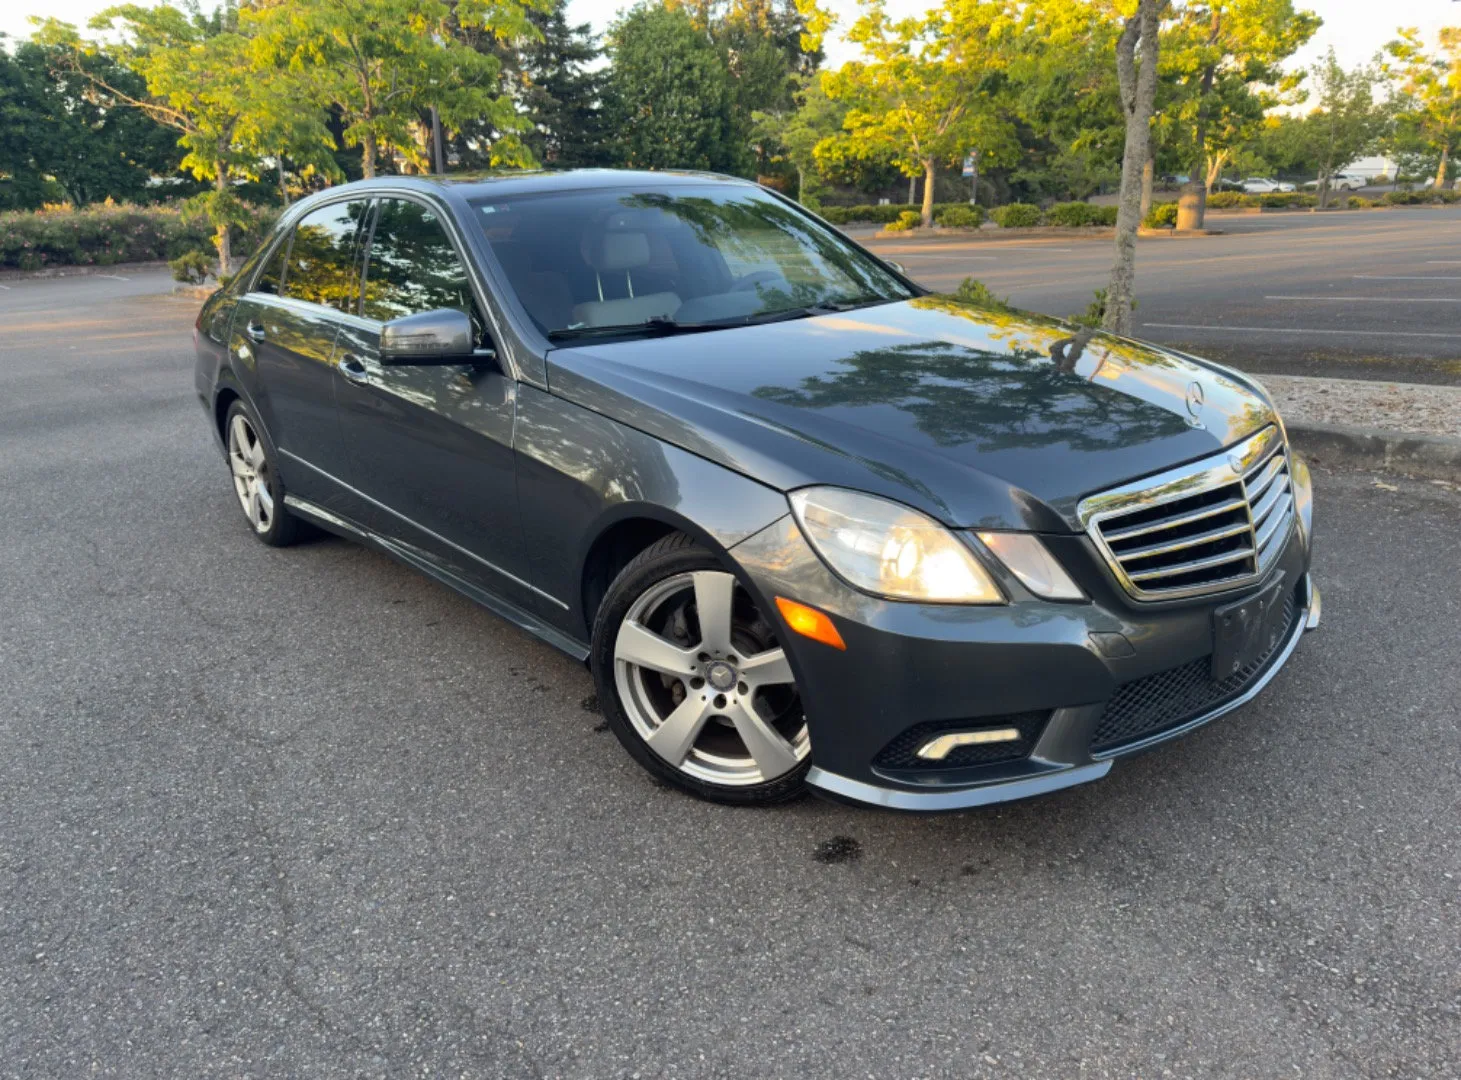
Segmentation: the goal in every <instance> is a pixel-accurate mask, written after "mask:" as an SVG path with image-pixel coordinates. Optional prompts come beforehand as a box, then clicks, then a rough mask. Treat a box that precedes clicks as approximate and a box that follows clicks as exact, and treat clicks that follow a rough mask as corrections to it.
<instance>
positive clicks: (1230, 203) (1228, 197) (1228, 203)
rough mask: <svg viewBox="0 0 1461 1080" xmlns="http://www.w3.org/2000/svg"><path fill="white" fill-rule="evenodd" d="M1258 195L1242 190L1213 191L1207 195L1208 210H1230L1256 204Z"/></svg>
mask: <svg viewBox="0 0 1461 1080" xmlns="http://www.w3.org/2000/svg"><path fill="white" fill-rule="evenodd" d="M1257 205H1259V203H1258V196H1256V195H1249V194H1247V193H1246V192H1243V191H1215V192H1213V193H1212V194H1211V195H1209V196H1208V197H1207V208H1208V209H1209V210H1232V209H1234V208H1235V207H1240V206H1257Z"/></svg>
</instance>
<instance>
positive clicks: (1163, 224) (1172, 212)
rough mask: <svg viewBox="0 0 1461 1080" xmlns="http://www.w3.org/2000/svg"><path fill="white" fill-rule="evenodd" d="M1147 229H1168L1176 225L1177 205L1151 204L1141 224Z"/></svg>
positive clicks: (1172, 203)
mask: <svg viewBox="0 0 1461 1080" xmlns="http://www.w3.org/2000/svg"><path fill="white" fill-rule="evenodd" d="M1141 223H1142V224H1143V225H1145V226H1146V227H1147V228H1148V229H1170V228H1172V227H1173V226H1175V225H1176V224H1177V204H1176V203H1174V202H1161V203H1152V208H1151V209H1150V210H1148V211H1147V212H1146V217H1145V218H1143V219H1142V222H1141Z"/></svg>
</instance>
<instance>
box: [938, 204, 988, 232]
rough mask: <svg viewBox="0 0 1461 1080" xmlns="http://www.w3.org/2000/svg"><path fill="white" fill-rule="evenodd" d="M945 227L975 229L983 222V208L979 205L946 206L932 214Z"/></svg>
mask: <svg viewBox="0 0 1461 1080" xmlns="http://www.w3.org/2000/svg"><path fill="white" fill-rule="evenodd" d="M934 220H935V221H937V222H938V223H939V224H940V225H942V226H944V228H946V229H977V228H979V226H981V225H983V224H984V209H983V207H979V206H958V205H955V206H946V207H944V208H943V209H942V210H940V211H939V212H938V213H937V214H935V215H934Z"/></svg>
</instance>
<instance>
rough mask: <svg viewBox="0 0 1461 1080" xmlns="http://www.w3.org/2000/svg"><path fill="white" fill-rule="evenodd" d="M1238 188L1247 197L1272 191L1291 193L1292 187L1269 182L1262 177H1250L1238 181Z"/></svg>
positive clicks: (1279, 182)
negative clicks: (1246, 194) (1244, 192)
mask: <svg viewBox="0 0 1461 1080" xmlns="http://www.w3.org/2000/svg"><path fill="white" fill-rule="evenodd" d="M1239 186H1240V187H1242V189H1243V190H1244V191H1246V192H1247V193H1248V194H1249V195H1267V194H1269V193H1270V192H1273V191H1293V190H1294V185H1293V184H1288V183H1283V182H1281V181H1278V180H1269V179H1267V178H1266V177H1262V176H1250V177H1249V178H1248V179H1247V180H1240V181H1239Z"/></svg>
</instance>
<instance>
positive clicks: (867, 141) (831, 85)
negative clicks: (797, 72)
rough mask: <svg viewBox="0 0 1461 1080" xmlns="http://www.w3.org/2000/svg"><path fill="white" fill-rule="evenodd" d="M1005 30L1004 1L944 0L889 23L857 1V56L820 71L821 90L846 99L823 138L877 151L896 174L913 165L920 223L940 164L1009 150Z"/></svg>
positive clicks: (856, 152) (927, 215)
mask: <svg viewBox="0 0 1461 1080" xmlns="http://www.w3.org/2000/svg"><path fill="white" fill-rule="evenodd" d="M1011 30H1012V26H1011V24H1010V20H1009V17H1008V14H1007V12H1006V9H1005V7H1004V5H1003V4H1001V3H998V2H988V0H949V3H948V5H947V7H945V8H944V9H941V10H938V11H932V12H929V13H928V15H926V16H924V17H923V18H909V19H901V20H899V21H897V22H894V21H893V20H891V19H890V18H889V17H888V15H887V13H886V12H885V11H884V9H883V6H882V4H881V3H880V2H878V0H871V2H867V3H865V4H864V6H863V14H862V16H861V17H860V18H859V19H858V20H857V22H856V23H855V24H854V25H853V27H852V29H851V30H850V31H849V33H848V35H847V36H848V40H849V41H851V42H853V43H854V44H856V45H858V46H859V47H860V48H861V50H862V53H863V56H864V57H865V59H864V60H854V61H850V62H848V63H847V64H844V65H843V66H842V68H841V69H840V70H838V71H835V72H828V73H827V74H825V75H824V76H823V81H822V85H823V88H824V89H825V91H826V93H827V96H828V97H829V98H831V99H832V101H834V102H838V103H842V104H844V105H845V106H846V108H847V114H846V116H845V117H844V119H843V128H844V131H843V133H842V134H840V135H837V136H833V137H832V140H824V142H826V141H834V142H840V143H842V144H843V145H844V146H845V147H846V152H847V153H848V154H850V155H853V156H874V155H877V154H880V153H881V154H886V155H888V156H889V157H890V158H891V160H892V161H893V163H894V164H895V165H896V166H897V168H898V169H899V171H900V172H902V173H903V175H905V176H908V177H910V178H911V177H916V176H918V175H920V174H921V175H922V176H923V177H924V186H923V211H922V216H923V224H924V225H925V226H928V225H931V224H933V204H934V184H935V181H936V180H937V177H938V169H939V166H940V165H942V164H945V163H947V162H950V161H955V160H958V159H959V158H962V157H963V156H964V154H965V153H967V152H969V151H971V150H978V151H980V152H981V155H983V156H985V157H986V159H995V160H998V159H1001V158H1004V157H1008V156H1013V154H1014V152H1015V151H1016V150H1017V147H1018V143H1017V141H1016V139H1015V136H1014V127H1013V124H1012V123H1011V122H1010V120H1009V118H1008V110H1007V108H1006V103H1005V101H1004V99H1003V94H1002V91H1003V89H1004V86H1005V81H1004V79H1003V73H1004V69H1005V68H1006V67H1007V66H1008V52H1007V50H1006V46H1007V44H1008V43H1009V42H1010V41H1011V40H1012V39H1013V34H1012V33H1011ZM830 150H831V148H830V147H829V148H828V149H827V150H826V151H823V150H821V148H819V155H821V154H829V156H830Z"/></svg>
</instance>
